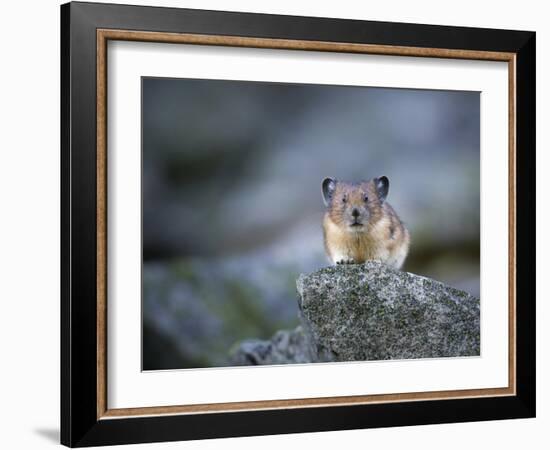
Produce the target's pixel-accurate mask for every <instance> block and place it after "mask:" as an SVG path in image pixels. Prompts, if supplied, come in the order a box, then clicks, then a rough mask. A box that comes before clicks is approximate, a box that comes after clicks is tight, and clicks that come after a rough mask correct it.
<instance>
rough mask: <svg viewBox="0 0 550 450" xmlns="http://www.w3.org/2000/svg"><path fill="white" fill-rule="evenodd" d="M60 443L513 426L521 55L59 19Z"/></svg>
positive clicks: (526, 133)
mask: <svg viewBox="0 0 550 450" xmlns="http://www.w3.org/2000/svg"><path fill="white" fill-rule="evenodd" d="M61 57H62V58H61V59H62V67H61V77H62V79H61V87H62V89H61V124H62V129H61V142H62V148H61V174H62V179H61V204H62V217H61V219H62V220H61V223H62V228H61V237H62V239H61V243H62V244H61V254H62V258H61V259H62V267H61V269H62V279H61V291H62V296H61V441H62V443H63V444H65V445H67V446H71V447H79V446H92V445H107V444H126V443H139V442H155V441H174V440H188V439H204V438H215V437H230V436H250V435H265V434H278V433H297V432H315V431H328V430H344V429H354V428H370V427H388V426H402V425H417V424H433V423H445V422H465V421H480V420H493V419H510V418H527V417H534V415H535V301H534V299H535V270H534V267H535V233H534V231H535V33H534V32H528V31H509V30H495V29H478V28H459V27H448V26H433V25H418V24H403V23H382V22H369V21H355V20H341V19H329V18H311V17H293V16H278V15H264V14H250V13H230V12H217V11H201V10H190V9H171V8H153V7H137V6H126V5H112V4H94V3H68V4H65V5H63V6H62V7H61Z"/></svg>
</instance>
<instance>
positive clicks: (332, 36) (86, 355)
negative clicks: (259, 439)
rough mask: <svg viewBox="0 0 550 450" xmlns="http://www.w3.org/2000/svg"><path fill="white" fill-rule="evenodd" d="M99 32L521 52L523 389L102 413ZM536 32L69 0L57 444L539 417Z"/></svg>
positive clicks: (519, 364) (64, 34)
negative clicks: (202, 410)
mask: <svg viewBox="0 0 550 450" xmlns="http://www.w3.org/2000/svg"><path fill="white" fill-rule="evenodd" d="M98 29H115V30H140V31H153V32H172V33H196V34H202V35H224V36H242V37H252V38H272V39H290V40H305V41H323V42H345V43H356V44H376V45H385V46H404V47H418V48H439V49H442V48H443V49H459V50H479V51H490V52H511V53H514V54H515V55H516V128H515V144H516V177H515V185H516V195H517V197H516V198H517V200H516V201H517V203H516V212H517V214H516V222H515V224H516V236H517V245H516V249H517V250H516V273H517V278H516V298H517V303H516V366H515V370H516V372H515V376H516V395H513V396H503V397H483V398H463V399H450V400H429V401H414V402H392V403H384V404H357V405H353V406H349V405H348V406H330V407H328V406H323V407H307V408H305V407H304V408H292V409H272V410H260V411H234V412H228V413H208V414H179V415H178V414H176V415H159V416H149V417H146V416H143V417H128V418H116V419H106V418H98V414H97V404H98V398H97V396H98V394H97V383H98V376H97V361H98V347H97V339H98V334H97V328H96V324H97V321H96V318H97V315H98V310H97V301H96V299H97V283H96V282H97V280H96V277H97V267H98V261H97V228H96V214H97V209H96V208H97V192H96V185H97V169H96V156H97V154H96V152H97V138H96V126H97V115H96V100H97V96H96V93H97V86H96V51H97V47H96V46H97V35H96V30H98ZM535 41H536V35H535V33H534V32H527V31H509V30H495V29H479V28H462V27H448V26H433V25H418V24H405V23H388V22H370V21H359V20H341V19H328V18H311V17H293V16H280V15H266V14H249V13H235V12H219V11H203V10H190V9H174V8H157V7H139V6H126V5H114V4H94V3H80V2H76V3H74V2H73V3H68V4H65V5H62V6H61V443H62V444H64V445H67V446H71V447H81V446H92V445H108V444H127V443H140V442H156V441H176V440H189V439H205V438H216V437H236V436H250V435H267V434H282V433H298V432H318V431H330V430H348V429H356V428H372V427H390V426H392V427H393V426H403V425H420V424H435V423H446V422H466V421H482V420H495V419H512V418H527V417H534V416H535V248H536V247H535V122H536V120H535Z"/></svg>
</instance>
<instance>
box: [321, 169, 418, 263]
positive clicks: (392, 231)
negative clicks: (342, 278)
mask: <svg viewBox="0 0 550 450" xmlns="http://www.w3.org/2000/svg"><path fill="white" fill-rule="evenodd" d="M388 190H389V180H388V179H387V178H386V177H379V178H374V179H372V180H369V181H364V182H360V183H345V182H341V181H337V180H335V179H333V178H326V179H325V180H324V181H323V198H324V201H325V205H326V207H327V210H326V212H325V216H324V219H323V234H324V241H325V250H326V253H327V256H328V257H329V259H330V261H331V262H332V263H333V264H360V263H364V262H365V261H367V260H372V259H374V260H379V261H381V262H383V263H386V264H388V265H390V266H393V267H395V268H397V269H399V268H401V266H402V265H403V262H404V261H405V258H406V257H407V254H408V251H409V244H410V236H409V232H408V231H407V229H406V228H405V226H404V225H403V223H402V222H401V220H400V219H399V217H398V216H397V214H396V212H395V211H394V210H393V208H392V207H391V206H390V204H389V203H388V202H386V196H387V194H388Z"/></svg>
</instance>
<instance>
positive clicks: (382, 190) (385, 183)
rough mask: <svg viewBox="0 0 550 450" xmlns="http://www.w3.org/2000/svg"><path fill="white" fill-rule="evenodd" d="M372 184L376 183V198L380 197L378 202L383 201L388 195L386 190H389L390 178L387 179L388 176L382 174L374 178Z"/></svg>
mask: <svg viewBox="0 0 550 450" xmlns="http://www.w3.org/2000/svg"><path fill="white" fill-rule="evenodd" d="M374 184H375V185H376V191H377V192H378V198H379V199H380V202H381V203H383V202H384V200H386V197H387V196H388V191H389V190H390V180H388V177H384V176H382V177H378V178H375V180H374Z"/></svg>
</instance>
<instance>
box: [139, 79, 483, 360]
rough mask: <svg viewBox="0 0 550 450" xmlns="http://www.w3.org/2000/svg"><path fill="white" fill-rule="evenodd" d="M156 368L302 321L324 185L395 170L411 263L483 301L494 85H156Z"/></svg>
mask: <svg viewBox="0 0 550 450" xmlns="http://www.w3.org/2000/svg"><path fill="white" fill-rule="evenodd" d="M142 95H143V178H142V180H143V186H142V189H143V369H144V370H154V369H179V368H192V367H212V366H223V365H227V364H228V362H227V361H228V360H227V355H228V352H229V350H230V348H231V346H232V345H234V344H235V343H236V342H237V341H239V340H242V339H246V338H258V339H268V338H270V337H271V336H272V335H273V333H275V331H277V330H279V329H281V328H286V329H291V328H294V327H295V326H296V325H297V324H298V318H297V314H296V313H297V307H296V285H295V281H296V278H297V277H298V275H299V274H300V273H301V272H310V271H313V270H316V269H318V268H320V267H323V266H325V265H327V261H326V259H325V256H324V252H323V245H322V229H321V218H322V215H323V204H322V200H321V181H322V179H323V178H324V177H326V176H333V177H336V178H339V179H342V180H360V179H365V178H367V179H368V178H372V177H375V176H379V175H386V176H388V177H389V179H390V193H389V197H388V201H389V202H390V203H391V204H392V205H393V206H394V208H395V209H396V211H397V212H398V214H399V215H400V217H401V219H402V220H403V221H404V222H405V223H406V225H407V226H408V228H409V230H410V232H411V236H412V244H411V250H410V254H409V257H408V260H407V262H406V263H405V266H404V268H403V269H404V270H406V271H409V272H414V273H417V274H421V275H425V276H429V277H431V278H434V279H436V280H440V281H442V282H444V283H447V284H449V285H451V286H455V287H457V288H459V289H462V290H465V291H467V292H469V293H471V294H472V295H474V296H477V297H479V225H480V221H479V219H480V218H479V208H480V203H479V193H480V191H479V176H480V171H479V169H480V166H479V156H480V155H479V112H480V104H479V93H477V92H459V91H428V90H412V89H382V88H365V87H344V86H319V85H298V84H278V83H257V82H240V81H217V80H187V79H157V78H144V79H143V92H142Z"/></svg>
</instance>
